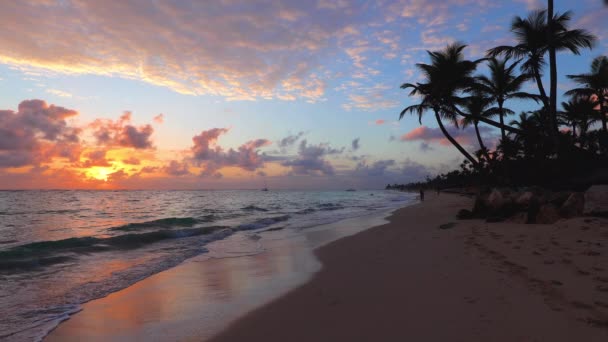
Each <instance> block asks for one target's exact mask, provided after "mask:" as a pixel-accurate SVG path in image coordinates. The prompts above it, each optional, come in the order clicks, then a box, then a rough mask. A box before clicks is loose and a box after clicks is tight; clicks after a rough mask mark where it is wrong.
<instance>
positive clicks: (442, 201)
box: [211, 194, 608, 341]
mask: <svg viewBox="0 0 608 342" xmlns="http://www.w3.org/2000/svg"><path fill="white" fill-rule="evenodd" d="M470 205H471V200H470V199H467V198H465V197H461V196H457V195H448V194H442V195H440V196H435V195H431V196H428V197H427V201H426V202H423V203H421V204H417V205H413V206H409V207H406V208H402V209H399V210H397V211H396V212H395V213H393V215H391V217H389V218H388V220H389V223H387V224H385V225H382V226H378V227H374V228H372V229H369V230H366V231H364V232H361V233H359V234H356V235H353V236H350V237H346V238H343V239H340V240H337V241H334V242H332V243H331V244H328V245H326V246H324V247H321V248H319V249H317V250H316V251H315V254H316V255H317V256H318V257H319V259H320V260H321V262H322V263H323V268H322V269H321V270H320V271H319V272H318V273H316V274H315V275H314V277H313V278H312V279H311V280H310V281H308V282H307V283H306V284H304V285H302V286H300V287H298V288H297V289H295V290H293V291H291V292H289V293H288V294H286V295H284V296H282V297H281V298H279V299H277V300H275V301H273V302H272V303H270V304H267V305H265V306H263V307H261V308H258V309H256V310H255V311H253V312H250V313H248V314H246V315H245V316H244V317H243V318H241V319H239V320H238V321H236V322H235V323H233V324H231V325H230V326H229V327H228V328H227V329H225V330H224V331H222V332H221V333H220V334H218V335H216V336H214V338H212V339H211V341H241V340H253V341H256V340H264V341H285V340H289V341H312V340H316V341H352V340H356V341H373V340H378V341H395V340H413V341H445V340H451V341H454V340H455V341H484V340H488V341H574V340H582V341H605V340H606V339H608V328H607V327H608V320H607V319H608V304H606V303H608V286H606V285H608V271H607V270H605V269H604V268H603V267H601V266H600V265H608V262H606V261H607V259H606V256H607V254H608V253H606V252H608V250H607V246H608V243H607V242H608V233H607V230H606V228H608V220H605V219H598V218H593V219H591V218H576V219H571V220H567V221H560V222H559V223H558V224H555V225H523V224H515V223H500V224H497V223H492V224H487V223H485V222H483V221H479V220H470V221H457V220H456V219H455V214H456V212H457V211H458V210H459V209H462V208H467V207H470ZM412 222H415V224H412ZM440 227H441V228H445V229H440ZM592 241H595V242H592ZM593 243H595V245H593V247H591V244H593ZM589 248H592V249H593V250H591V252H589ZM558 258H560V259H558ZM279 322H280V324H279Z"/></svg>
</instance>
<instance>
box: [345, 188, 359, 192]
mask: <svg viewBox="0 0 608 342" xmlns="http://www.w3.org/2000/svg"><path fill="white" fill-rule="evenodd" d="M346 191H357V190H355V189H352V188H351V189H346Z"/></svg>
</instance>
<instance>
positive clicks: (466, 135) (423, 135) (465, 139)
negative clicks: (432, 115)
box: [399, 126, 495, 149]
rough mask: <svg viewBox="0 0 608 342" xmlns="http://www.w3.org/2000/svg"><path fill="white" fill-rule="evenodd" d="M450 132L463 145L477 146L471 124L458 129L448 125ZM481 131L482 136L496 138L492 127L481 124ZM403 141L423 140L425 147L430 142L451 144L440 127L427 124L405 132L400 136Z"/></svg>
mask: <svg viewBox="0 0 608 342" xmlns="http://www.w3.org/2000/svg"><path fill="white" fill-rule="evenodd" d="M446 129H447V131H448V133H449V134H450V135H451V136H452V137H453V138H454V139H456V141H457V142H459V143H460V144H462V145H468V146H472V147H474V148H477V147H478V146H477V136H476V133H475V129H474V128H473V127H471V126H469V127H467V128H465V129H458V128H456V127H452V126H450V127H447V128H446ZM479 131H480V134H481V135H482V138H484V139H488V138H489V140H491V141H493V140H494V138H495V133H494V131H493V130H492V129H490V128H488V127H486V126H480V127H479ZM399 139H400V140H401V141H405V142H408V141H421V142H423V143H424V147H425V148H427V149H428V148H429V145H428V144H430V143H436V144H440V145H443V146H450V145H451V143H450V141H449V140H448V139H446V137H445V136H444V135H443V132H441V129H439V128H438V127H427V126H420V127H416V128H414V129H413V130H411V131H409V132H407V133H405V134H403V135H402V136H401V137H400V138H399Z"/></svg>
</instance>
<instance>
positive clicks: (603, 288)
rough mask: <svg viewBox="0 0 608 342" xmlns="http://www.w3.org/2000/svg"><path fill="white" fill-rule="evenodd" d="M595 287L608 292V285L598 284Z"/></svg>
mask: <svg viewBox="0 0 608 342" xmlns="http://www.w3.org/2000/svg"><path fill="white" fill-rule="evenodd" d="M595 289H596V290H598V291H600V292H608V285H598V286H596V287H595Z"/></svg>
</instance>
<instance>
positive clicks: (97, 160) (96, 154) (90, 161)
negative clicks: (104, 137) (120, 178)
mask: <svg viewBox="0 0 608 342" xmlns="http://www.w3.org/2000/svg"><path fill="white" fill-rule="evenodd" d="M106 153H107V151H106V150H95V151H91V152H88V153H85V154H84V157H85V158H87V160H86V161H84V162H78V163H76V164H75V165H74V166H76V167H80V168H89V167H93V166H100V167H110V166H112V164H111V163H110V161H109V160H107V159H106Z"/></svg>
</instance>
